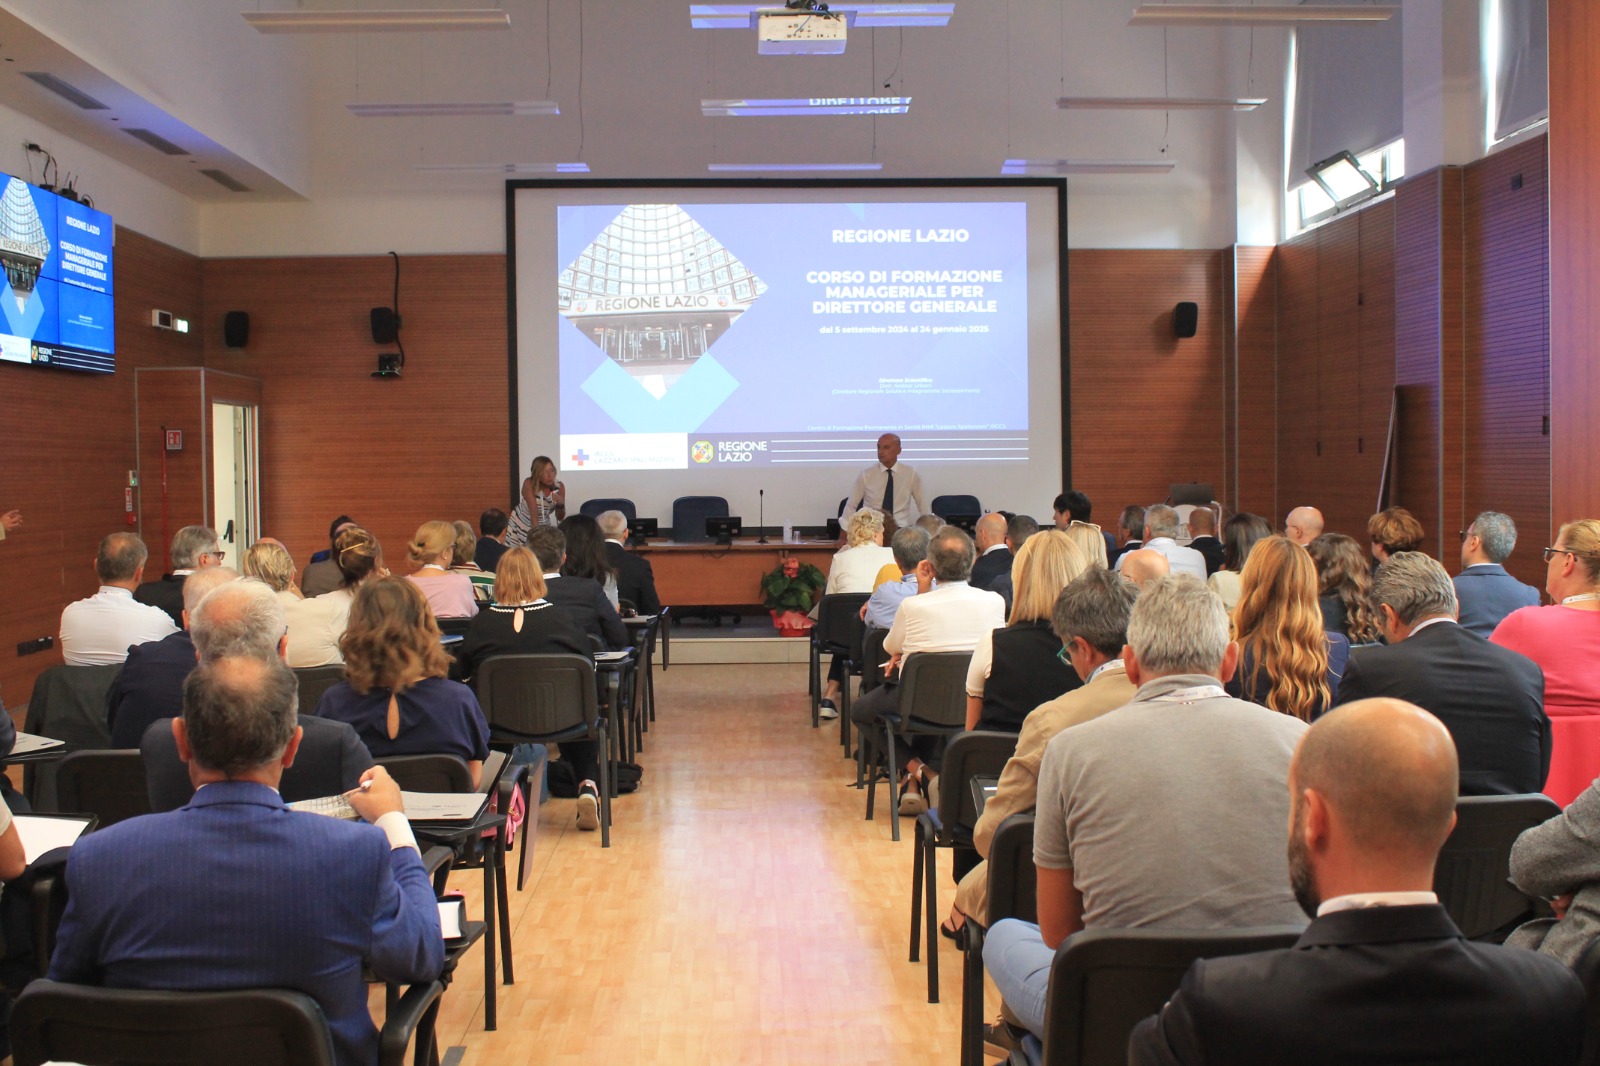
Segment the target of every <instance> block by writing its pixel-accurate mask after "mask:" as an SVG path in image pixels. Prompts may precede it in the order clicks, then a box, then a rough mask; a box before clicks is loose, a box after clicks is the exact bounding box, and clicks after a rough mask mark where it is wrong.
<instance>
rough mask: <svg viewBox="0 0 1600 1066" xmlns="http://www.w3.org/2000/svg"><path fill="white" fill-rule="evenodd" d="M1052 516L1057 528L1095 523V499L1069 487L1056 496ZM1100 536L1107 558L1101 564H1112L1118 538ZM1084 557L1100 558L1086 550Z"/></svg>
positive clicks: (1141, 520)
mask: <svg viewBox="0 0 1600 1066" xmlns="http://www.w3.org/2000/svg"><path fill="white" fill-rule="evenodd" d="M1052 517H1053V518H1054V519H1055V526H1056V528H1057V529H1066V528H1067V527H1068V526H1070V525H1072V523H1074V522H1081V523H1083V524H1084V525H1094V501H1093V500H1091V499H1089V497H1088V496H1087V495H1086V494H1085V493H1082V492H1079V491H1078V490H1077V489H1068V490H1067V491H1066V492H1063V493H1062V494H1061V495H1059V496H1057V497H1056V499H1055V504H1054V506H1053V509H1052ZM1143 521H1144V518H1143V516H1142V515H1141V516H1140V523H1141V524H1142V523H1143ZM1095 528H1096V529H1099V527H1098V526H1095ZM1100 538H1101V540H1102V541H1104V546H1105V555H1106V560H1107V561H1105V562H1103V563H1101V564H1100V565H1102V566H1110V565H1111V563H1110V560H1112V559H1115V558H1116V557H1117V538H1116V537H1114V536H1112V535H1111V534H1110V533H1106V532H1101V534H1100ZM1011 550H1012V551H1016V550H1017V549H1016V548H1015V547H1013V548H1012V549H1011ZM1078 550H1079V551H1083V545H1082V544H1079V545H1078ZM1084 558H1085V559H1087V560H1089V561H1090V562H1091V563H1092V562H1094V561H1095V560H1096V559H1097V558H1098V554H1097V553H1096V554H1090V553H1088V552H1084Z"/></svg>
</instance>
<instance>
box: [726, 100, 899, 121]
mask: <svg viewBox="0 0 1600 1066" xmlns="http://www.w3.org/2000/svg"><path fill="white" fill-rule="evenodd" d="M910 110H911V97H909V96H814V97H810V98H801V97H796V98H787V99H766V100H701V101H700V113H701V114H702V115H705V116H706V117H708V118H717V117H729V116H741V117H758V116H759V117H775V116H776V117H781V116H784V115H903V114H905V113H906V112H907V111H910Z"/></svg>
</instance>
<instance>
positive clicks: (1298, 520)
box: [1283, 507, 1323, 548]
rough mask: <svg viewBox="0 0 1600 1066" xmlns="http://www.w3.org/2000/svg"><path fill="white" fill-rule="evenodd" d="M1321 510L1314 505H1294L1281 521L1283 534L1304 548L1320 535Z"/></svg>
mask: <svg viewBox="0 0 1600 1066" xmlns="http://www.w3.org/2000/svg"><path fill="white" fill-rule="evenodd" d="M1322 524H1323V523H1322V512H1321V511H1319V510H1317V509H1316V508H1315V507H1296V508H1295V509H1294V510H1292V511H1290V512H1289V517H1288V518H1286V519H1285V520H1284V523H1283V535H1284V536H1286V537H1288V538H1289V539H1290V540H1292V541H1294V542H1295V543H1296V544H1298V545H1300V547H1302V548H1304V547H1305V546H1306V545H1308V544H1310V543H1311V542H1312V541H1314V540H1316V539H1317V538H1318V537H1320V536H1322Z"/></svg>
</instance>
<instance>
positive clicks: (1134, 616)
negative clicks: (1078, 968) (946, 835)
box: [983, 575, 1306, 1036]
mask: <svg viewBox="0 0 1600 1066" xmlns="http://www.w3.org/2000/svg"><path fill="white" fill-rule="evenodd" d="M1237 659H1238V648H1237V647H1236V646H1235V645H1234V644H1232V643H1230V642H1229V640H1228V615H1227V612H1225V611H1224V610H1223V609H1222V601H1221V600H1219V599H1217V597H1216V596H1215V595H1214V594H1213V593H1212V592H1211V591H1210V590H1209V589H1207V588H1206V587H1205V585H1204V584H1202V583H1201V582H1200V581H1198V580H1195V579H1194V578H1192V577H1189V576H1187V575H1183V576H1179V575H1173V576H1170V577H1166V578H1163V579H1161V580H1160V581H1158V582H1156V583H1155V584H1153V585H1151V586H1150V587H1149V588H1147V589H1145V590H1144V591H1143V592H1142V593H1140V594H1139V600H1138V602H1137V603H1135V604H1134V605H1133V611H1132V613H1131V615H1130V616H1129V619H1128V648H1127V649H1126V650H1125V651H1124V652H1123V662H1124V663H1125V665H1126V668H1127V671H1128V680H1129V682H1131V683H1132V684H1133V685H1135V686H1137V688H1138V691H1137V692H1136V693H1135V694H1134V698H1133V701H1132V702H1131V703H1129V704H1128V705H1127V706H1125V707H1122V708H1119V709H1117V710H1115V711H1113V712H1111V713H1110V714H1106V715H1103V716H1101V717H1099V718H1096V719H1095V720H1094V721H1092V722H1085V723H1083V724H1082V725H1078V726H1073V727H1072V728H1071V729H1069V730H1067V731H1065V732H1063V733H1060V734H1058V735H1057V736H1056V738H1055V739H1054V740H1052V741H1051V742H1050V743H1049V745H1048V746H1047V747H1046V748H1045V754H1044V762H1043V764H1042V766H1041V767H1040V770H1039V802H1038V815H1037V820H1036V821H1035V823H1034V836H1033V859H1034V865H1035V866H1036V867H1037V869H1038V913H1039V924H1038V925H1034V924H1033V923H1031V922H1022V921H1018V920H1016V919H1006V920H1005V921H1000V922H996V923H995V924H994V927H993V928H992V929H991V930H990V931H989V936H988V939H987V940H986V941H985V942H984V945H983V961H984V965H985V966H986V967H987V969H988V971H989V974H990V976H992V977H993V978H994V980H995V984H996V985H997V986H999V989H1000V994H1001V996H1002V997H1003V998H1004V1001H1005V1004H1006V1006H1007V1008H1009V1010H1010V1011H1011V1013H1012V1017H1013V1018H1014V1019H1015V1020H1016V1021H1019V1022H1021V1023H1022V1024H1023V1026H1024V1027H1025V1028H1027V1029H1028V1030H1029V1031H1030V1032H1031V1033H1033V1034H1034V1035H1035V1036H1040V1035H1042V1034H1043V1033H1044V1002H1045V990H1046V988H1047V987H1048V985H1049V981H1050V964H1051V963H1052V962H1053V961H1054V960H1055V952H1056V948H1057V947H1059V946H1060V945H1061V942H1062V941H1063V940H1065V939H1066V938H1067V937H1069V936H1071V935H1072V934H1073V933H1075V932H1077V931H1078V930H1079V929H1098V928H1111V929H1132V928H1142V927H1156V928H1167V929H1227V928H1236V927H1242V926H1259V925H1297V924H1300V922H1301V921H1302V918H1301V913H1300V908H1299V907H1298V906H1297V905H1296V903H1295V898H1294V894H1293V893H1292V892H1290V890H1289V869H1288V864H1287V862H1286V861H1285V858H1284V847H1283V827H1284V826H1285V825H1286V824H1288V819H1289V780H1288V779H1289V758H1290V756H1291V754H1292V753H1293V751H1294V746H1295V743H1296V742H1297V741H1298V740H1299V739H1300V737H1301V735H1302V734H1304V732H1305V730H1306V724H1305V723H1304V722H1302V721H1300V720H1299V719H1298V718H1292V717H1290V716H1289V715H1286V714H1279V713H1277V712H1276V711H1269V710H1267V709H1266V708H1264V707H1259V706H1257V705H1256V704H1253V703H1245V702H1243V701H1242V700H1236V699H1232V698H1230V697H1229V696H1228V695H1227V694H1226V693H1225V692H1223V690H1222V685H1223V682H1224V681H1225V680H1226V679H1227V678H1230V677H1232V676H1233V671H1234V668H1235V666H1236V665H1237Z"/></svg>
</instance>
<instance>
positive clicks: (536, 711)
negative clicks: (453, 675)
mask: <svg viewBox="0 0 1600 1066" xmlns="http://www.w3.org/2000/svg"><path fill="white" fill-rule="evenodd" d="M473 687H474V688H475V689H476V690H477V692H478V703H479V705H480V706H481V707H482V708H483V713H484V717H486V718H487V719H488V720H489V735H490V738H491V739H493V740H495V741H499V742H509V743H521V742H524V741H539V740H543V739H547V738H548V739H554V738H556V737H558V736H559V735H561V734H570V736H569V739H576V738H577V737H578V736H579V735H581V732H580V731H581V730H584V729H586V728H588V727H589V726H591V725H592V723H593V722H594V721H595V720H596V719H597V718H598V717H599V716H600V707H599V699H598V697H597V695H596V692H595V682H594V662H593V660H591V659H589V658H587V657H585V656H582V655H491V656H490V657H489V658H487V659H485V660H484V661H483V663H482V664H480V665H479V667H478V672H477V676H476V677H474V678H473Z"/></svg>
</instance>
